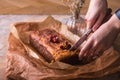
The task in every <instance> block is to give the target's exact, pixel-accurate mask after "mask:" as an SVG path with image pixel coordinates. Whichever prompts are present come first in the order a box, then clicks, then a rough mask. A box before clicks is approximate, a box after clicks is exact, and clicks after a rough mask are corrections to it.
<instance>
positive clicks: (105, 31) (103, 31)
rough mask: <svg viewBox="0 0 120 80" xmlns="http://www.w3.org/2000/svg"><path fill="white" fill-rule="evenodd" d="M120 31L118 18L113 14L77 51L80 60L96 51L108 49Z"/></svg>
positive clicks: (94, 54) (93, 54) (91, 55)
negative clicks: (78, 51)
mask: <svg viewBox="0 0 120 80" xmlns="http://www.w3.org/2000/svg"><path fill="white" fill-rule="evenodd" d="M119 32H120V20H119V19H118V18H117V17H116V15H115V14H114V15H113V16H112V17H111V18H110V20H109V21H107V22H106V23H104V24H103V25H101V26H100V28H99V29H97V30H96V31H95V32H94V33H93V34H92V35H91V36H90V37H89V39H88V40H87V41H86V43H85V45H84V46H83V48H82V49H81V51H80V53H79V58H80V60H81V59H82V58H86V57H94V56H96V55H99V54H97V53H99V52H103V51H105V50H106V49H108V48H109V47H110V46H111V45H112V43H113V42H114V40H115V39H116V37H117V35H118V33H119Z"/></svg>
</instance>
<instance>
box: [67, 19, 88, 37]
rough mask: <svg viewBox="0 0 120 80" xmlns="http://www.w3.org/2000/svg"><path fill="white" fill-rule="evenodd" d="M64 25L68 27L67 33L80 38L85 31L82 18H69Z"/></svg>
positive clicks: (84, 22)
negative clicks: (69, 32)
mask: <svg viewBox="0 0 120 80" xmlns="http://www.w3.org/2000/svg"><path fill="white" fill-rule="evenodd" d="M66 25H67V26H68V30H69V31H71V32H72V33H74V34H76V35H78V36H79V37H80V36H82V35H83V34H84V33H85V31H86V30H87V28H86V21H85V19H84V18H83V17H79V18H78V19H76V18H75V17H70V18H69V19H68V20H67V21H66Z"/></svg>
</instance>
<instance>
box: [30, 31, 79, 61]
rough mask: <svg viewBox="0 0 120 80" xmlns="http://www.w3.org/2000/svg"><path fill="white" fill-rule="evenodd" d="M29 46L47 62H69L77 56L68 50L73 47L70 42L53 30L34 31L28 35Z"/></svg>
mask: <svg viewBox="0 0 120 80" xmlns="http://www.w3.org/2000/svg"><path fill="white" fill-rule="evenodd" d="M30 44H31V45H32V47H34V49H35V50H37V51H38V52H39V54H40V55H42V56H43V57H44V59H45V60H46V61H48V62H54V61H63V62H69V61H70V60H73V58H75V57H76V56H77V55H76V54H75V52H73V51H70V50H69V49H70V48H71V46H72V45H73V44H72V42H71V41H70V40H68V39H67V38H65V37H64V36H63V35H61V34H59V33H58V32H56V31H55V30H54V29H44V30H38V31H34V32H32V33H31V34H30Z"/></svg>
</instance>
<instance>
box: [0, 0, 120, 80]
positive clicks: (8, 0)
mask: <svg viewBox="0 0 120 80" xmlns="http://www.w3.org/2000/svg"><path fill="white" fill-rule="evenodd" d="M63 1H67V0H0V80H5V67H6V64H5V63H6V53H7V47H8V36H9V32H10V26H11V24H13V23H15V22H21V21H39V20H41V19H42V18H45V17H46V15H55V16H54V17H55V18H58V19H59V20H60V21H61V20H62V19H63V18H65V17H68V16H67V15H70V14H71V13H70V10H69V7H68V6H69V5H68V4H67V3H63ZM89 1H90V0H86V2H85V5H84V6H83V9H82V11H81V14H82V15H85V14H86V12H87V9H88V6H89ZM108 6H109V7H110V8H112V10H113V13H114V11H115V10H116V9H117V8H120V0H108ZM58 15H60V16H58ZM118 78H119V79H118ZM81 80H82V79H81ZM84 80H85V79H84ZM86 80H87V79H86ZM92 80H93V79H92ZM94 80H120V73H115V74H112V75H110V76H109V77H107V76H106V77H104V78H102V79H94Z"/></svg>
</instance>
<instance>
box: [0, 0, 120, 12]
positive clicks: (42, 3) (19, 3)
mask: <svg viewBox="0 0 120 80" xmlns="http://www.w3.org/2000/svg"><path fill="white" fill-rule="evenodd" d="M63 1H68V0H0V14H70V11H69V7H68V5H67V4H64V3H63ZM89 1H90V0H86V2H85V5H84V8H83V9H82V12H81V13H82V14H85V13H86V11H87V9H88V5H89ZM108 4H109V7H110V8H112V9H113V12H114V11H115V10H116V9H117V8H118V7H120V0H108Z"/></svg>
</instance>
